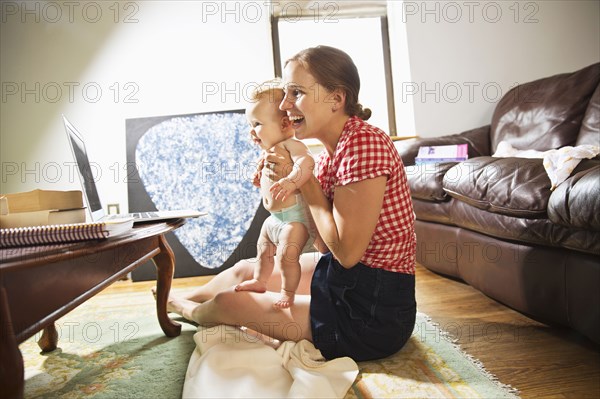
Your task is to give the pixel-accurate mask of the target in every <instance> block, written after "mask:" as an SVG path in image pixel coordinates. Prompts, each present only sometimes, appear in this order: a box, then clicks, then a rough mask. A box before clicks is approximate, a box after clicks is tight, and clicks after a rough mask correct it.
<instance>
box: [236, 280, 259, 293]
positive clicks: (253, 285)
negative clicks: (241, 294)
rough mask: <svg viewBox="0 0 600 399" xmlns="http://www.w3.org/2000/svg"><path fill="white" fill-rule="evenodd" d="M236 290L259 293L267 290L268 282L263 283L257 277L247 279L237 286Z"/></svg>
mask: <svg viewBox="0 0 600 399" xmlns="http://www.w3.org/2000/svg"><path fill="white" fill-rule="evenodd" d="M235 290H236V291H253V292H258V293H261V294H262V293H263V292H267V283H263V282H262V281H259V280H257V279H255V278H253V279H252V280H246V281H243V282H241V283H239V284H238V285H236V286H235Z"/></svg>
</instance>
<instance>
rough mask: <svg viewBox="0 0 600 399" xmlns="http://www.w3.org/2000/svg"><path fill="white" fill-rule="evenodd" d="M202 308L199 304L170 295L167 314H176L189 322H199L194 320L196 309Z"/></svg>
mask: <svg viewBox="0 0 600 399" xmlns="http://www.w3.org/2000/svg"><path fill="white" fill-rule="evenodd" d="M198 306H201V304H199V303H198V302H194V301H190V300H189V299H184V298H179V297H176V296H172V295H169V298H168V299H167V312H171V313H176V314H178V315H180V316H182V317H184V318H186V319H187V320H190V321H194V322H197V321H196V320H194V318H193V315H192V314H193V312H194V309H196V308H197V307H198Z"/></svg>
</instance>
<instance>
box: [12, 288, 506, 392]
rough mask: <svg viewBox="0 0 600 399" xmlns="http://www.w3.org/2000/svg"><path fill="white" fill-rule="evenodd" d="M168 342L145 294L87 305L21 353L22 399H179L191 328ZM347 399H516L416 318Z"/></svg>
mask: <svg viewBox="0 0 600 399" xmlns="http://www.w3.org/2000/svg"><path fill="white" fill-rule="evenodd" d="M182 326H183V328H182V334H181V335H180V336H179V337H177V338H167V337H165V336H164V334H163V333H162V330H161V329H160V327H159V325H158V320H157V319H156V313H155V310H154V299H153V298H152V295H151V294H150V293H149V292H148V293H134V294H129V293H128V294H107V295H100V296H96V297H94V298H92V299H91V300H89V301H88V302H86V303H84V304H83V305H81V306H80V307H78V308H77V309H75V310H74V311H73V312H71V313H69V314H68V315H67V316H65V317H64V318H62V319H60V320H59V321H58V322H57V329H58V330H59V334H60V338H59V348H58V349H57V350H55V351H54V352H51V353H48V354H41V353H40V349H39V348H38V346H37V343H36V341H37V339H38V338H39V335H36V336H34V337H32V338H31V339H29V340H27V341H26V342H24V343H22V344H21V345H20V349H21V352H22V353H23V359H24V363H25V379H26V381H25V397H26V398H80V397H84V396H85V397H92V398H144V399H148V398H180V397H181V392H182V389H183V382H184V378H185V372H186V369H187V364H188V360H189V358H190V356H191V353H192V351H193V350H194V341H193V339H192V336H193V334H194V333H195V332H196V327H195V326H193V325H191V324H188V323H182ZM359 367H360V373H359V376H358V378H357V379H356V381H355V383H354V385H353V386H352V388H351V389H350V390H349V391H348V393H347V394H346V398H347V399H352V398H516V397H517V396H516V391H515V390H514V389H512V388H511V387H509V386H506V385H503V384H501V383H499V382H498V381H496V380H495V379H494V378H493V376H491V375H490V374H489V373H487V372H486V371H485V370H484V369H483V366H482V365H481V364H479V362H477V361H475V360H474V359H472V358H470V357H469V356H468V355H466V354H465V353H463V352H462V351H461V350H460V349H459V348H458V347H457V346H456V345H454V344H453V343H452V342H451V340H450V339H449V338H448V337H447V335H446V334H445V333H444V332H443V331H441V330H440V329H439V328H438V327H437V326H436V325H435V324H433V323H432V322H431V321H430V320H429V319H428V317H427V316H426V315H423V314H419V315H418V318H417V323H416V326H415V331H414V332H413V336H412V338H411V339H410V341H409V343H408V344H407V345H406V346H405V347H404V348H403V349H402V350H401V351H400V352H398V353H397V354H396V355H394V356H391V357H389V358H387V359H384V360H380V361H373V362H361V363H359Z"/></svg>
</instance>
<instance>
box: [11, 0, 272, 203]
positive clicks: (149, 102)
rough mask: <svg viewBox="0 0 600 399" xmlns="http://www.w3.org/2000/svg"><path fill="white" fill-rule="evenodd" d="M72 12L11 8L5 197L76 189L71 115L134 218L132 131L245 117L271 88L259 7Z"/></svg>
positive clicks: (135, 6) (84, 7)
mask: <svg viewBox="0 0 600 399" xmlns="http://www.w3.org/2000/svg"><path fill="white" fill-rule="evenodd" d="M71 3H72V4H75V6H73V8H68V7H67V5H65V4H64V3H59V2H45V1H35V2H26V4H25V3H21V2H20V3H15V2H8V3H4V2H3V3H2V10H1V12H2V24H1V31H0V37H1V39H0V40H1V43H0V44H1V46H0V49H1V54H0V62H1V64H0V67H1V75H2V76H1V80H2V104H1V105H2V107H1V110H0V132H1V137H0V141H1V153H0V155H1V161H2V181H1V185H2V186H1V187H0V192H14V191H24V190H29V189H33V188H38V187H39V188H49V189H51V188H55V189H56V188H59V189H64V188H69V187H75V188H77V187H79V185H78V184H79V183H78V180H76V179H77V178H76V176H74V175H73V169H72V161H73V159H72V156H71V154H70V150H69V147H68V143H67V141H66V135H65V132H64V128H63V125H62V120H61V117H60V115H61V113H62V114H65V115H66V116H67V117H68V118H69V119H70V120H71V122H72V123H73V124H74V125H75V126H76V127H77V128H78V129H79V130H80V131H81V132H82V133H83V134H84V135H85V138H86V140H87V143H88V152H89V155H90V159H91V160H92V161H93V162H97V163H98V164H99V165H100V167H101V169H100V170H101V173H102V174H101V176H98V177H97V179H98V182H97V185H98V189H99V190H100V194H101V196H102V197H103V199H104V201H103V202H105V204H104V205H106V203H119V204H121V210H122V211H123V210H127V188H126V184H125V178H126V175H125V170H124V167H125V164H126V160H125V119H127V118H136V117H146V116H158V115H169V114H185V113H195V112H206V111H215V110H228V109H240V108H244V107H245V102H244V100H245V97H246V96H244V94H245V93H246V92H247V90H245V88H247V87H248V86H247V84H248V83H249V82H258V81H262V80H265V79H268V78H272V77H273V65H272V59H273V56H272V49H271V36H270V27H269V23H268V20H269V19H268V10H267V8H266V7H264V6H262V3H255V4H256V5H261V6H262V7H263V8H262V9H257V8H253V9H250V8H245V9H244V8H242V6H243V4H241V3H238V4H237V6H236V4H229V5H227V6H226V7H228V8H227V9H225V8H223V9H220V7H222V6H223V5H222V4H223V3H220V2H204V3H203V2H200V1H181V2H173V1H171V2H170V1H139V2H120V3H116V2H95V3H94V2H92V3H85V2H83V3H82V2H71ZM98 4H100V5H101V9H100V10H101V11H100V13H101V14H98V7H97V5H98ZM115 4H117V5H119V8H118V9H117V8H115ZM223 7H225V6H223ZM236 7H238V9H237V10H236ZM117 10H118V13H117ZM226 11H230V12H229V13H228V12H226ZM70 13H71V14H70ZM59 17H60V18H59ZM115 20H116V22H115ZM70 87H71V88H72V89H73V90H72V93H70V90H69V88H70ZM57 88H59V89H60V90H61V92H59V91H58V90H57ZM98 89H100V90H101V92H99V91H98Z"/></svg>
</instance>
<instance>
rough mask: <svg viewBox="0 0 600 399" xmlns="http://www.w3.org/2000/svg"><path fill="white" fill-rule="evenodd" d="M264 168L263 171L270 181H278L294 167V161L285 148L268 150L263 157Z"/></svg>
mask: <svg viewBox="0 0 600 399" xmlns="http://www.w3.org/2000/svg"><path fill="white" fill-rule="evenodd" d="M265 162H266V168H265V169H264V170H263V173H265V172H266V173H267V177H269V179H271V181H279V180H281V179H283V178H284V177H286V176H287V175H289V174H290V172H291V171H292V170H293V169H294V161H292V157H291V155H290V153H289V152H288V151H286V150H279V149H278V148H276V149H275V151H272V152H268V153H267V155H266V157H265Z"/></svg>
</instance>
